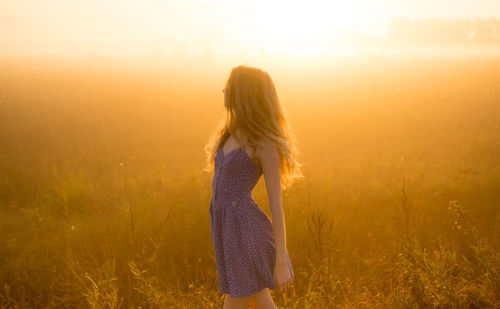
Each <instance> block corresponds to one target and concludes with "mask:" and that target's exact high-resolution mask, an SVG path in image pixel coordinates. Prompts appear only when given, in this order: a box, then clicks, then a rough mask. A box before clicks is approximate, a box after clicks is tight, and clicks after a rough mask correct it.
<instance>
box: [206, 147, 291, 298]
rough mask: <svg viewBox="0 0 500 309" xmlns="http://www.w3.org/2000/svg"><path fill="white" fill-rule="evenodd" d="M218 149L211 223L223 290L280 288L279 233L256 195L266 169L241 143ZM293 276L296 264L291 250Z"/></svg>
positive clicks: (242, 292)
mask: <svg viewBox="0 0 500 309" xmlns="http://www.w3.org/2000/svg"><path fill="white" fill-rule="evenodd" d="M222 149H223V147H220V149H219V151H218V152H217V154H216V155H215V159H214V160H215V162H214V165H215V171H214V178H213V181H212V200H211V202H210V227H211V232H212V241H213V245H214V250H215V260H216V264H217V276H218V281H219V292H220V293H221V294H230V295H231V297H246V296H250V295H253V294H255V293H257V292H259V291H260V290H262V289H264V288H266V287H267V288H270V289H272V290H274V289H276V283H275V282H274V266H275V264H276V250H275V239H274V233H273V228H272V223H271V220H270V219H269V217H268V216H267V215H266V213H264V212H263V211H262V210H261V208H260V207H259V205H257V203H256V202H255V201H254V200H253V197H252V190H253V188H254V187H255V185H256V184H257V182H258V180H259V178H260V176H261V175H262V169H261V167H260V166H259V165H258V164H257V163H255V162H254V161H253V160H252V159H251V158H250V157H249V156H248V155H247V153H246V151H245V149H244V148H242V147H241V146H239V147H237V148H235V149H233V150H231V151H230V152H229V153H228V154H226V155H224V152H223V150H222ZM287 262H288V268H289V270H290V274H291V276H292V280H293V270H292V266H291V264H290V258H289V256H288V252H287Z"/></svg>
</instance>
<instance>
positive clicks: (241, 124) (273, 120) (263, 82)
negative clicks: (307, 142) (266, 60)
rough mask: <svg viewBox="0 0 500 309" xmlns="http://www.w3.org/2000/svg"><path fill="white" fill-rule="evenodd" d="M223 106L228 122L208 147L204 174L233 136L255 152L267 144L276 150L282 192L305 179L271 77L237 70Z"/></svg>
mask: <svg viewBox="0 0 500 309" xmlns="http://www.w3.org/2000/svg"><path fill="white" fill-rule="evenodd" d="M224 105H225V107H226V119H225V122H222V123H221V126H222V128H220V129H218V130H217V132H216V134H214V135H213V136H212V138H211V139H210V141H209V143H208V144H207V145H206V146H205V152H206V153H207V166H206V168H205V169H204V170H205V171H211V170H212V169H213V165H214V158H215V155H216V154H217V152H218V151H219V148H220V147H222V146H223V145H224V143H225V141H226V140H227V139H228V138H229V136H231V135H232V136H233V137H234V138H235V139H236V140H237V141H238V143H239V144H240V145H241V146H244V145H249V146H251V147H253V148H254V149H255V147H256V146H257V145H264V142H266V141H267V142H270V143H271V144H273V145H275V146H276V148H277V149H278V153H279V156H280V177H281V187H282V188H283V189H286V188H287V187H288V186H289V185H291V184H292V183H293V181H294V180H295V179H296V178H301V177H304V176H303V175H302V173H301V171H300V167H301V166H302V164H300V163H299V162H298V161H297V154H298V151H297V149H296V141H295V138H294V137H293V135H292V134H291V131H290V128H289V126H288V123H287V120H286V115H285V112H284V110H283V108H282V107H281V104H280V101H279V98H278V94H277V92H276V87H275V85H274V82H273V80H272V79H271V76H270V75H269V73H267V72H266V71H263V70H261V69H258V68H254V67H248V66H244V65H240V66H237V67H234V68H233V69H232V70H231V74H230V76H229V78H228V80H227V83H226V87H225V88H224ZM237 131H240V132H241V133H243V134H244V136H245V137H246V141H242V140H240V139H239V137H238V136H237V134H236V132H237Z"/></svg>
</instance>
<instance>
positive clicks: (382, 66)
mask: <svg viewBox="0 0 500 309" xmlns="http://www.w3.org/2000/svg"><path fill="white" fill-rule="evenodd" d="M186 57H187V58H186V59H185V60H184V61H173V62H170V61H168V60H165V59H164V58H161V57H159V58H158V57H157V58H155V57H152V58H148V59H146V60H144V59H142V60H137V59H135V60H134V59H133V58H123V59H121V60H120V61H115V60H113V59H114V58H112V57H109V58H106V57H105V56H101V55H98V54H94V55H92V54H91V55H87V56H84V57H81V58H76V57H73V58H69V57H68V58H66V59H64V58H63V57H49V56H36V57H35V56H33V57H31V58H29V57H24V58H23V57H11V58H8V57H4V58H2V61H1V63H0V67H1V68H2V69H1V70H0V149H1V151H0V283H1V284H0V304H1V306H2V308H25V307H26V308H27V307H34V308H63V307H68V308H70V307H75V308H82V307H93V308H104V307H113V308H115V307H120V308H131V307H135V308H137V307H139V306H140V307H142V308H219V307H221V305H222V302H223V297H222V296H221V295H220V294H219V292H218V286H217V272H216V271H217V270H216V264H215V258H214V253H213V247H212V242H211V238H210V225H209V223H210V221H209V203H210V196H211V179H212V178H211V177H212V176H213V172H210V173H208V172H204V171H203V170H202V169H203V167H204V160H205V153H204V151H203V147H204V146H205V144H206V143H207V142H208V139H209V138H210V137H211V135H212V134H214V133H215V132H216V129H217V128H218V126H219V125H220V124H221V121H223V120H224V115H225V114H224V109H223V93H222V89H223V87H224V84H225V82H226V79H227V77H228V76H229V73H230V69H231V68H232V67H233V66H236V65H239V64H245V63H240V62H239V61H238V59H237V58H235V59H232V58H226V59H222V58H217V57H214V58H210V57H211V56H210V54H207V55H206V57H205V58H203V56H202V57H201V58H196V59H195V58H189V57H188V56H186ZM210 59H212V60H210ZM246 64H248V65H253V66H257V67H260V68H262V69H264V70H266V71H268V72H269V73H270V75H271V76H272V78H273V79H274V81H275V84H276V87H277V90H278V94H279V97H280V100H281V103H282V105H283V107H284V109H285V111H286V113H287V115H288V117H289V118H288V119H289V122H290V125H291V128H292V132H293V133H294V134H295V137H296V139H297V142H298V147H299V152H300V154H299V161H300V162H302V163H303V173H304V176H305V177H304V178H303V179H301V180H299V181H297V182H296V183H295V184H294V185H293V186H292V187H291V188H289V189H288V190H286V191H284V192H283V208H284V212H285V221H286V228H287V231H286V232H287V247H288V251H289V254H290V259H291V264H292V267H293V269H294V274H295V281H294V287H295V290H294V291H293V293H292V294H288V295H287V296H286V297H284V296H283V295H280V294H279V292H278V291H272V294H273V296H274V297H275V300H276V302H277V305H279V306H280V307H282V308H327V307H328V308H329V307H330V306H338V307H345V308H349V307H353V306H354V307H358V306H360V305H361V304H363V305H364V306H365V307H385V308H387V307H392V308H399V307H410V306H418V307H433V306H437V307H440V308H448V307H449V308H462V307H474V308H480V307H496V306H499V304H500V295H499V288H500V282H499V265H500V256H499V252H500V251H499V249H500V247H499V245H500V243H499V240H500V238H499V219H500V211H499V210H500V207H499V206H500V204H499V203H500V165H499V163H500V159H499V158H500V87H499V85H500V74H498V72H500V58H499V57H498V56H491V55H490V56H486V55H483V56H479V55H463V56H456V55H455V56H450V55H446V56H444V55H441V56H440V55H406V56H404V55H388V54H384V53H374V54H368V53H367V54H356V55H338V56H336V57H330V58H328V59H326V58H325V59H320V60H318V59H316V61H314V60H301V61H295V60H294V59H291V58H286V57H285V58H279V57H277V58H267V60H262V61H257V60H255V61H253V62H248V63H246ZM253 196H254V199H255V200H256V202H257V203H258V204H259V205H260V206H261V207H262V209H263V210H264V211H265V212H266V213H267V214H268V215H269V216H270V212H269V208H268V201H267V195H266V192H265V183H264V180H263V177H261V179H260V181H259V183H258V184H257V186H256V188H255V190H254V191H253Z"/></svg>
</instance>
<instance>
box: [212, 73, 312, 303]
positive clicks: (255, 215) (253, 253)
mask: <svg viewBox="0 0 500 309" xmlns="http://www.w3.org/2000/svg"><path fill="white" fill-rule="evenodd" d="M223 92H224V105H225V108H226V116H227V117H226V121H225V124H224V125H223V126H222V129H221V130H220V131H219V132H218V134H216V135H215V136H214V137H213V138H212V141H211V142H210V143H209V144H208V145H207V148H206V152H207V154H208V156H207V159H208V168H209V169H207V170H211V169H212V167H213V168H214V177H213V180H212V200H211V202H210V226H211V231H212V240H213V245H214V249H215V258H216V264H217V274H218V282H219V291H220V293H221V294H226V296H225V299H224V308H247V306H248V304H249V303H250V304H251V305H252V307H254V308H255V307H257V308H276V306H275V304H274V302H273V300H272V298H271V295H270V292H269V288H270V289H273V290H274V289H276V288H278V289H279V291H280V292H281V293H284V292H286V291H287V290H288V289H289V288H290V287H291V285H292V282H293V270H292V267H291V263H290V258H289V256H288V251H287V249H286V236H285V222H284V216H283V209H282V203H281V190H282V189H285V188H286V187H287V185H288V184H290V183H291V182H292V181H293V179H295V178H298V177H303V176H302V175H301V174H300V171H299V169H300V166H301V164H300V163H299V162H297V160H296V155H297V151H296V148H295V140H294V138H293V137H292V135H291V134H290V132H289V129H288V127H287V121H286V119H285V115H284V113H283V110H282V108H281V106H280V102H279V99H278V95H277V93H276V88H275V86H274V83H273V81H272V79H271V77H270V76H269V74H268V73H267V72H265V71H263V70H261V69H258V68H253V67H248V66H237V67H235V68H233V69H232V71H231V74H230V76H229V79H228V80H227V83H226V87H225V88H224V90H223ZM262 174H264V179H265V183H266V190H267V195H268V198H269V207H270V210H271V215H272V222H271V220H270V219H269V217H268V216H267V215H266V214H265V213H264V212H263V211H262V210H261V209H260V207H259V205H257V204H256V203H255V201H254V200H253V197H252V190H253V188H254V187H255V185H256V184H257V182H258V180H259V178H260V176H261V175H262Z"/></svg>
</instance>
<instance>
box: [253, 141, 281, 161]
mask: <svg viewBox="0 0 500 309" xmlns="http://www.w3.org/2000/svg"><path fill="white" fill-rule="evenodd" d="M255 155H256V156H257V158H258V159H259V160H261V159H262V158H266V157H273V156H277V155H279V152H278V148H277V147H276V144H274V143H273V142H271V141H268V140H262V141H259V142H258V143H256V147H255Z"/></svg>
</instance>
